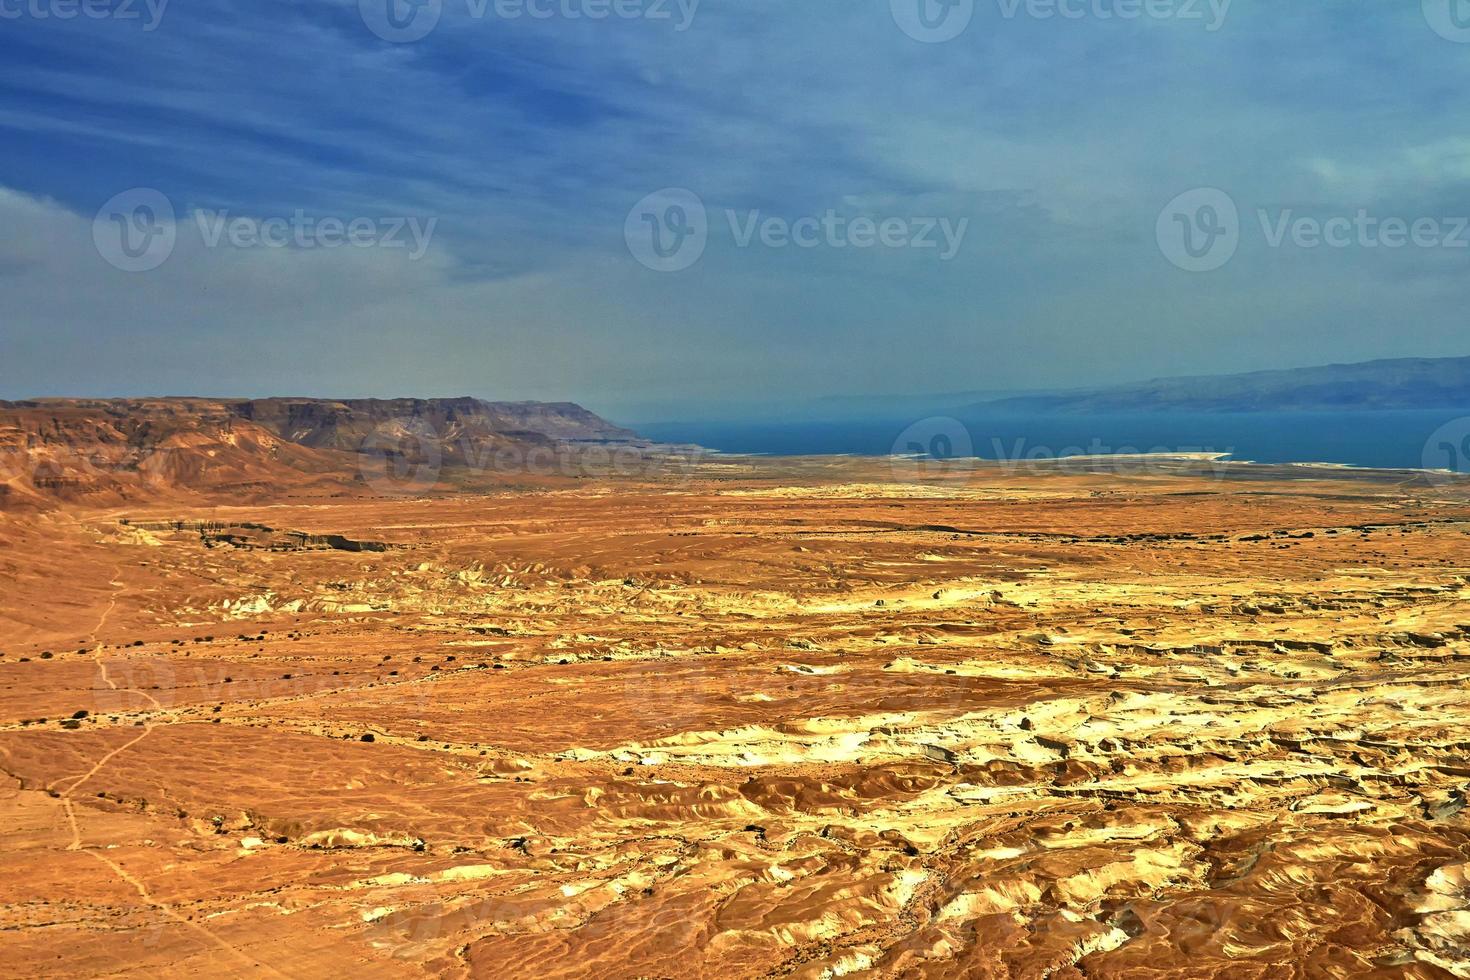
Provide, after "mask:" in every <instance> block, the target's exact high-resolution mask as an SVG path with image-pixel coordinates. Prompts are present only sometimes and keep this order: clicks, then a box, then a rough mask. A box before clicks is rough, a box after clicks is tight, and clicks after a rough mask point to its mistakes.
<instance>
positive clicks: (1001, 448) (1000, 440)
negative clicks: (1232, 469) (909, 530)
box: [635, 408, 1470, 472]
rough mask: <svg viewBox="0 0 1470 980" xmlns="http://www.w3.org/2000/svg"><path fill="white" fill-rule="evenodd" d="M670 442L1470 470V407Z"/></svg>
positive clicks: (735, 429) (665, 435)
mask: <svg viewBox="0 0 1470 980" xmlns="http://www.w3.org/2000/svg"><path fill="white" fill-rule="evenodd" d="M635 428H637V429H638V430H639V431H640V432H642V433H643V434H644V435H646V436H649V437H651V438H654V439H659V440H662V441H667V442H692V443H697V444H699V445H701V446H706V447H708V448H711V449H718V450H721V451H723V452H730V453H768V454H772V455H778V456H793V455H807V454H829V453H847V454H855V455H865V456H866V455H872V456H879V455H888V454H891V453H895V452H898V453H912V452H927V453H930V454H932V455H936V456H941V457H943V456H978V457H980V458H982V459H1000V460H1009V461H1016V460H1024V459H1043V458H1057V457H1062V456H1077V455H1095V454H1100V453H1120V452H1149V451H1169V452H1221V453H1230V454H1232V456H1233V457H1234V458H1236V459H1246V460H1254V461H1257V462H1263V463H1343V464H1347V465H1352V466H1376V467H1394V468H1398V467H1415V468H1417V467H1425V466H1428V467H1432V468H1437V469H1458V470H1460V471H1462V472H1467V471H1470V463H1467V459H1466V457H1470V408H1467V409H1464V410H1456V409H1435V410H1414V411H1391V412H1330V413H1329V412H1321V413H1319V412H1292V413H1250V414H1173V413H1170V414H1165V413H1154V414H1130V415H1029V416H1019V415H990V416H965V417H961V418H957V419H945V418H942V417H936V418H932V419H919V420H914V419H907V420H892V419H890V420H881V421H867V422H777V423H770V422H759V423H754V422H752V423H740V422H657V423H647V424H642V425H636V426H635Z"/></svg>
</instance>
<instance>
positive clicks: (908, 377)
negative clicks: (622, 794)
mask: <svg viewBox="0 0 1470 980" xmlns="http://www.w3.org/2000/svg"><path fill="white" fill-rule="evenodd" d="M1462 25H1463V26H1462ZM1467 88H1470V2H1466V0H1423V3H1422V4H1421V3H1420V2H1419V0H1403V2H1397V3H1371V4H1370V3H1359V2H1350V0H1293V2H1290V3H1283V2H1281V0H1233V2H1229V0H252V2H250V3H242V2H222V0H0V148H3V152H0V221H3V222H4V225H5V227H6V228H7V229H8V230H9V233H8V234H5V235H4V236H3V237H0V398H11V399H15V398H23V397H31V396H41V395H78V396H128V395H163V394H198V395H221V396H264V395H315V396H337V397H348V396H401V395H415V396H434V395H445V396H448V395H465V394H467V395H475V396H479V397H485V398H491V399H507V400H519V399H544V400H573V401H578V402H581V403H582V404H584V405H587V406H588V407H590V408H593V409H594V410H596V411H600V412H602V413H604V414H607V415H609V416H610V417H613V418H616V419H618V420H620V421H628V422H636V421H650V422H651V421H662V420H676V419H697V418H702V417H714V416H727V417H728V416H737V417H738V416H740V415H742V414H749V415H752V416H756V415H762V414H767V413H770V412H773V411H792V410H798V409H795V408H792V406H795V405H797V404H798V403H800V402H802V401H804V400H806V399H815V398H820V397H822V396H830V395H889V394H893V395H898V394H904V395H914V394H926V393H930V392H961V391H963V392H969V391H1009V390H1017V389H1027V388H1055V387H1068V386H1088V385H1092V384H1108V383H1116V382H1125V381H1131V380H1138V379H1144V378H1149V377H1156V376H1163V375H1173V374H1208V373H1216V372H1233V371H1246V370H1256V369H1262V368H1274V367H1288V366H1303V365H1311V364H1321V363H1329V362H1341V361H1355V360H1367V359H1372V358H1379V357H1398V356H1458V355H1465V354H1467V353H1470V338H1467V336H1466V330H1465V308H1466V302H1465V301H1466V298H1467V295H1470V230H1466V229H1467V226H1470V217H1467V216H1470V125H1467V124H1470V103H1467V102H1466V100H1465V99H1464V92H1465V91H1466V90H1467Z"/></svg>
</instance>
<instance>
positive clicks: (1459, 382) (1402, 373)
mask: <svg viewBox="0 0 1470 980" xmlns="http://www.w3.org/2000/svg"><path fill="white" fill-rule="evenodd" d="M1413 408H1426V409H1427V408H1470V357H1444V358H1426V357H1409V358H1398V359H1395V360H1384V361H1367V362H1363V363H1359V364H1328V365H1325V366H1322V367H1309V368H1290V369H1286V370H1281V371H1254V372H1251V373H1249V374H1224V375H1204V376H1198V377H1182V378H1158V379H1155V380H1152V381H1143V382H1139V383H1136V384H1126V385H1115V386H1109V387H1104V388H1083V389H1076V390H1070V391H1045V392H1031V393H1026V394H1020V395H1013V396H1010V397H1006V398H999V399H986V400H983V401H975V402H970V403H968V404H965V405H961V406H957V407H956V411H957V412H960V413H963V412H978V413H984V412H1058V413H1079V414H1080V413H1097V412H1290V411H1303V412H1305V411H1362V410H1373V409H1413Z"/></svg>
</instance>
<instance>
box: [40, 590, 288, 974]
mask: <svg viewBox="0 0 1470 980" xmlns="http://www.w3.org/2000/svg"><path fill="white" fill-rule="evenodd" d="M121 574H122V563H121V562H119V563H118V564H117V565H116V566H115V567H114V568H113V570H112V574H111V575H110V576H108V583H107V584H108V585H111V586H113V593H112V595H111V597H110V598H109V599H108V602H107V607H106V608H105V609H103V610H102V614H101V615H100V616H98V617H97V623H96V625H94V626H93V627H92V630H91V632H90V634H89V635H90V637H91V643H92V644H93V647H92V659H93V660H94V661H96V663H97V672H98V675H99V676H100V677H101V678H102V682H103V683H104V684H106V685H107V687H108V688H109V689H110V690H113V691H129V692H134V693H137V694H140V695H142V696H143V697H144V698H145V699H147V701H148V702H149V704H151V705H152V706H153V707H154V708H156V709H158V710H163V705H161V704H160V703H159V702H158V699H157V698H155V697H154V696H153V695H151V694H149V693H148V692H147V691H144V690H141V689H138V688H119V687H118V686H117V682H115V681H114V680H113V679H112V675H111V674H109V673H108V670H107V662H106V661H105V660H103V659H102V646H101V633H102V629H103V627H104V626H106V625H107V620H108V619H109V618H111V616H112V613H113V611H114V610H116V609H117V604H118V600H119V599H120V598H121V597H122V595H123V593H124V592H126V591H127V585H126V583H124V582H121V581H119V580H118V577H119V576H120V575H121ZM158 727H159V726H158V725H156V724H153V723H151V722H150V723H149V724H148V725H146V726H145V727H144V728H143V731H142V732H141V733H140V734H139V735H138V736H137V737H136V738H132V739H129V740H128V741H126V742H124V743H123V744H122V745H119V746H118V747H117V748H115V749H113V750H112V751H110V752H108V753H106V754H105V755H103V756H102V758H100V759H98V760H97V763H96V765H94V766H92V768H91V769H89V770H87V771H86V772H85V773H82V774H81V775H80V776H77V777H75V778H74V779H73V780H72V781H71V785H69V786H68V787H67V788H66V789H65V790H64V791H62V792H60V793H58V794H57V796H56V799H57V800H58V801H59V802H60V804H61V809H62V812H63V813H64V814H65V815H66V822H67V824H68V825H69V826H70V827H71V843H70V844H68V845H67V848H66V849H67V850H68V851H83V852H85V853H87V854H90V855H91V856H92V857H94V858H96V859H97V860H98V861H100V862H102V863H103V864H105V865H107V867H108V868H110V869H111V870H112V873H113V874H115V875H117V877H118V878H119V879H121V880H122V881H125V882H127V883H128V884H129V885H131V886H132V887H133V889H134V890H135V891H137V893H138V895H139V897H140V898H142V899H143V901H144V902H147V903H148V905H149V906H150V907H151V908H153V909H156V910H157V911H159V912H161V913H162V914H163V915H165V916H167V917H168V918H170V919H172V920H174V921H175V922H177V923H179V924H180V925H182V926H184V927H185V928H187V929H189V930H190V931H192V932H195V933H198V934H199V935H200V936H201V937H202V938H204V939H205V940H207V941H208V942H209V943H211V944H212V945H214V946H217V947H219V948H220V949H222V950H224V951H226V952H228V953H229V954H230V955H231V956H233V957H235V958H236V959H238V960H241V961H242V962H244V963H245V964H247V965H248V966H249V967H250V968H251V969H252V970H253V971H255V972H256V973H261V974H264V975H268V976H274V977H288V976H289V975H288V974H285V973H282V972H280V971H279V970H277V969H275V968H274V967H271V966H270V965H268V964H266V963H262V962H261V961H259V960H257V959H255V958H254V957H252V956H250V955H248V954H246V953H245V952H244V951H243V950H241V949H238V948H236V947H234V946H232V945H230V944H229V943H227V942H225V941H224V940H223V939H221V938H220V937H219V936H217V935H215V934H214V933H213V932H211V931H210V930H209V929H207V928H205V927H204V926H202V925H200V924H199V923H197V922H194V921H193V920H191V919H189V918H188V917H187V916H184V915H181V914H179V913H178V912H176V911H174V909H173V908H172V907H171V906H169V905H168V904H167V903H165V902H162V901H159V900H158V899H156V898H154V897H153V895H152V894H150V893H149V891H148V888H147V886H146V885H144V884H143V883H142V882H141V881H139V880H138V879H137V878H135V877H133V876H132V875H131V874H129V873H128V872H127V871H125V870H123V868H122V866H121V865H119V864H117V863H116V862H114V861H112V860H111V859H109V858H108V857H106V856H105V855H104V854H102V853H101V852H100V851H98V850H96V849H89V848H87V847H85V846H83V844H82V830H81V826H80V825H79V824H78V823H77V816H76V808H75V807H74V806H73V804H72V801H71V797H72V794H73V793H75V792H76V791H77V790H78V789H80V788H81V787H82V786H83V785H85V784H86V783H87V781H88V780H90V779H91V778H92V777H93V776H95V775H97V773H99V772H101V771H102V770H103V768H104V767H106V765H107V764H108V763H109V762H111V761H112V760H113V759H114V758H116V757H117V756H118V755H120V754H121V753H123V752H125V751H127V750H128V749H130V748H132V747H133V746H134V745H137V744H138V743H139V742H141V741H143V740H144V739H145V738H147V737H148V736H149V735H151V734H153V730H154V729H155V728H158ZM48 788H49V787H48Z"/></svg>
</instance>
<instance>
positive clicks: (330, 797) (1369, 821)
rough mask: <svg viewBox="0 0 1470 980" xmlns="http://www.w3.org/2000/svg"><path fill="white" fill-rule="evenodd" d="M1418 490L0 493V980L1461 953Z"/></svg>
mask: <svg viewBox="0 0 1470 980" xmlns="http://www.w3.org/2000/svg"><path fill="white" fill-rule="evenodd" d="M1467 544H1470V488H1467V485H1466V484H1465V483H1464V482H1462V481H1458V480H1452V479H1449V478H1444V479H1427V478H1426V477H1425V476H1424V475H1423V474H1416V473H1412V472H1393V473H1388V472H1372V471H1349V470H1337V469H1332V468H1325V467H1264V466H1259V467H1258V466H1251V465H1249V464H1233V463H1232V464H1227V463H1218V462H1211V461H1200V460H1188V459H1181V460H1173V461H1167V460H1166V461H1155V462H1151V463H1149V464H1148V465H1138V466H1128V465H1123V464H1120V463H1118V462H1116V461H1114V462H1103V461H1090V462H1089V461H1085V460H1084V461H1074V462H1073V463H1070V464H1065V463H1056V464H1050V465H1041V464H1037V465H1034V466H1028V467H1000V466H996V465H994V464H984V463H978V462H966V463H948V464H940V463H933V462H921V461H916V460H861V459H838V458H832V459H817V458H813V459H786V460H772V459H756V458H742V457H714V458H711V459H705V460H702V461H699V462H698V463H697V464H694V465H690V466H688V467H683V468H680V469H678V470H677V471H676V472H660V473H657V474H653V475H649V474H646V473H645V474H638V473H635V474H632V475H616V474H611V473H610V474H608V475H606V476H604V477H588V478H579V479H575V480H567V479H544V480H538V479H533V478H528V479H525V480H521V481H515V482H507V481H499V482H497V483H496V484H495V485H493V486H492V485H486V486H479V487H458V488H455V489H453V490H445V491H443V492H432V493H421V494H404V493H398V494H385V493H374V492H372V488H371V487H361V488H357V489H355V490H353V491H352V492H344V493H337V494H326V495H323V494H302V495H300V496H293V495H292V494H291V493H287V492H283V493H278V494H274V495H265V496H262V495H260V494H254V495H244V496H241V497H240V498H239V499H229V498H227V497H218V496H217V497H215V498H213V499H201V498H197V497H170V496H169V495H161V496H159V497H156V498H154V497H139V498H137V499H129V500H127V501H125V502H118V501H116V500H103V501H96V502H89V501H87V500H86V499H74V500H69V501H66V502H65V503H64V505H58V506H50V507H45V508H31V509H22V510H17V511H14V512H11V513H5V512H0V582H3V583H4V585H3V592H0V653H3V657H0V974H3V975H6V976H17V977H19V976H26V977H39V976H71V977H74V976H113V975H127V976H150V977H152V976H186V975H187V976H251V977H324V976H352V977H356V978H369V977H412V976H431V975H432V976H462V977H487V978H488V977H495V978H518V977H526V978H530V977H599V978H635V977H679V978H683V977H792V978H804V980H805V978H812V980H815V978H827V977H838V976H845V977H936V978H937V977H974V978H1009V977H1015V978H1038V980H1039V978H1053V980H1078V978H1082V977H1090V978H1140V977H1142V978H1148V977H1216V978H1226V977H1229V978H1238V977H1241V978H1251V977H1260V978H1266V977H1270V978H1284V977H1343V978H1347V977H1354V978H1356V977H1421V978H1431V977H1450V976H1457V977H1470V812H1467V811H1466V810H1465V804H1466V789H1467V785H1470V758H1467V751H1466V750H1467V748H1470V695H1467V681H1470V549H1467Z"/></svg>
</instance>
